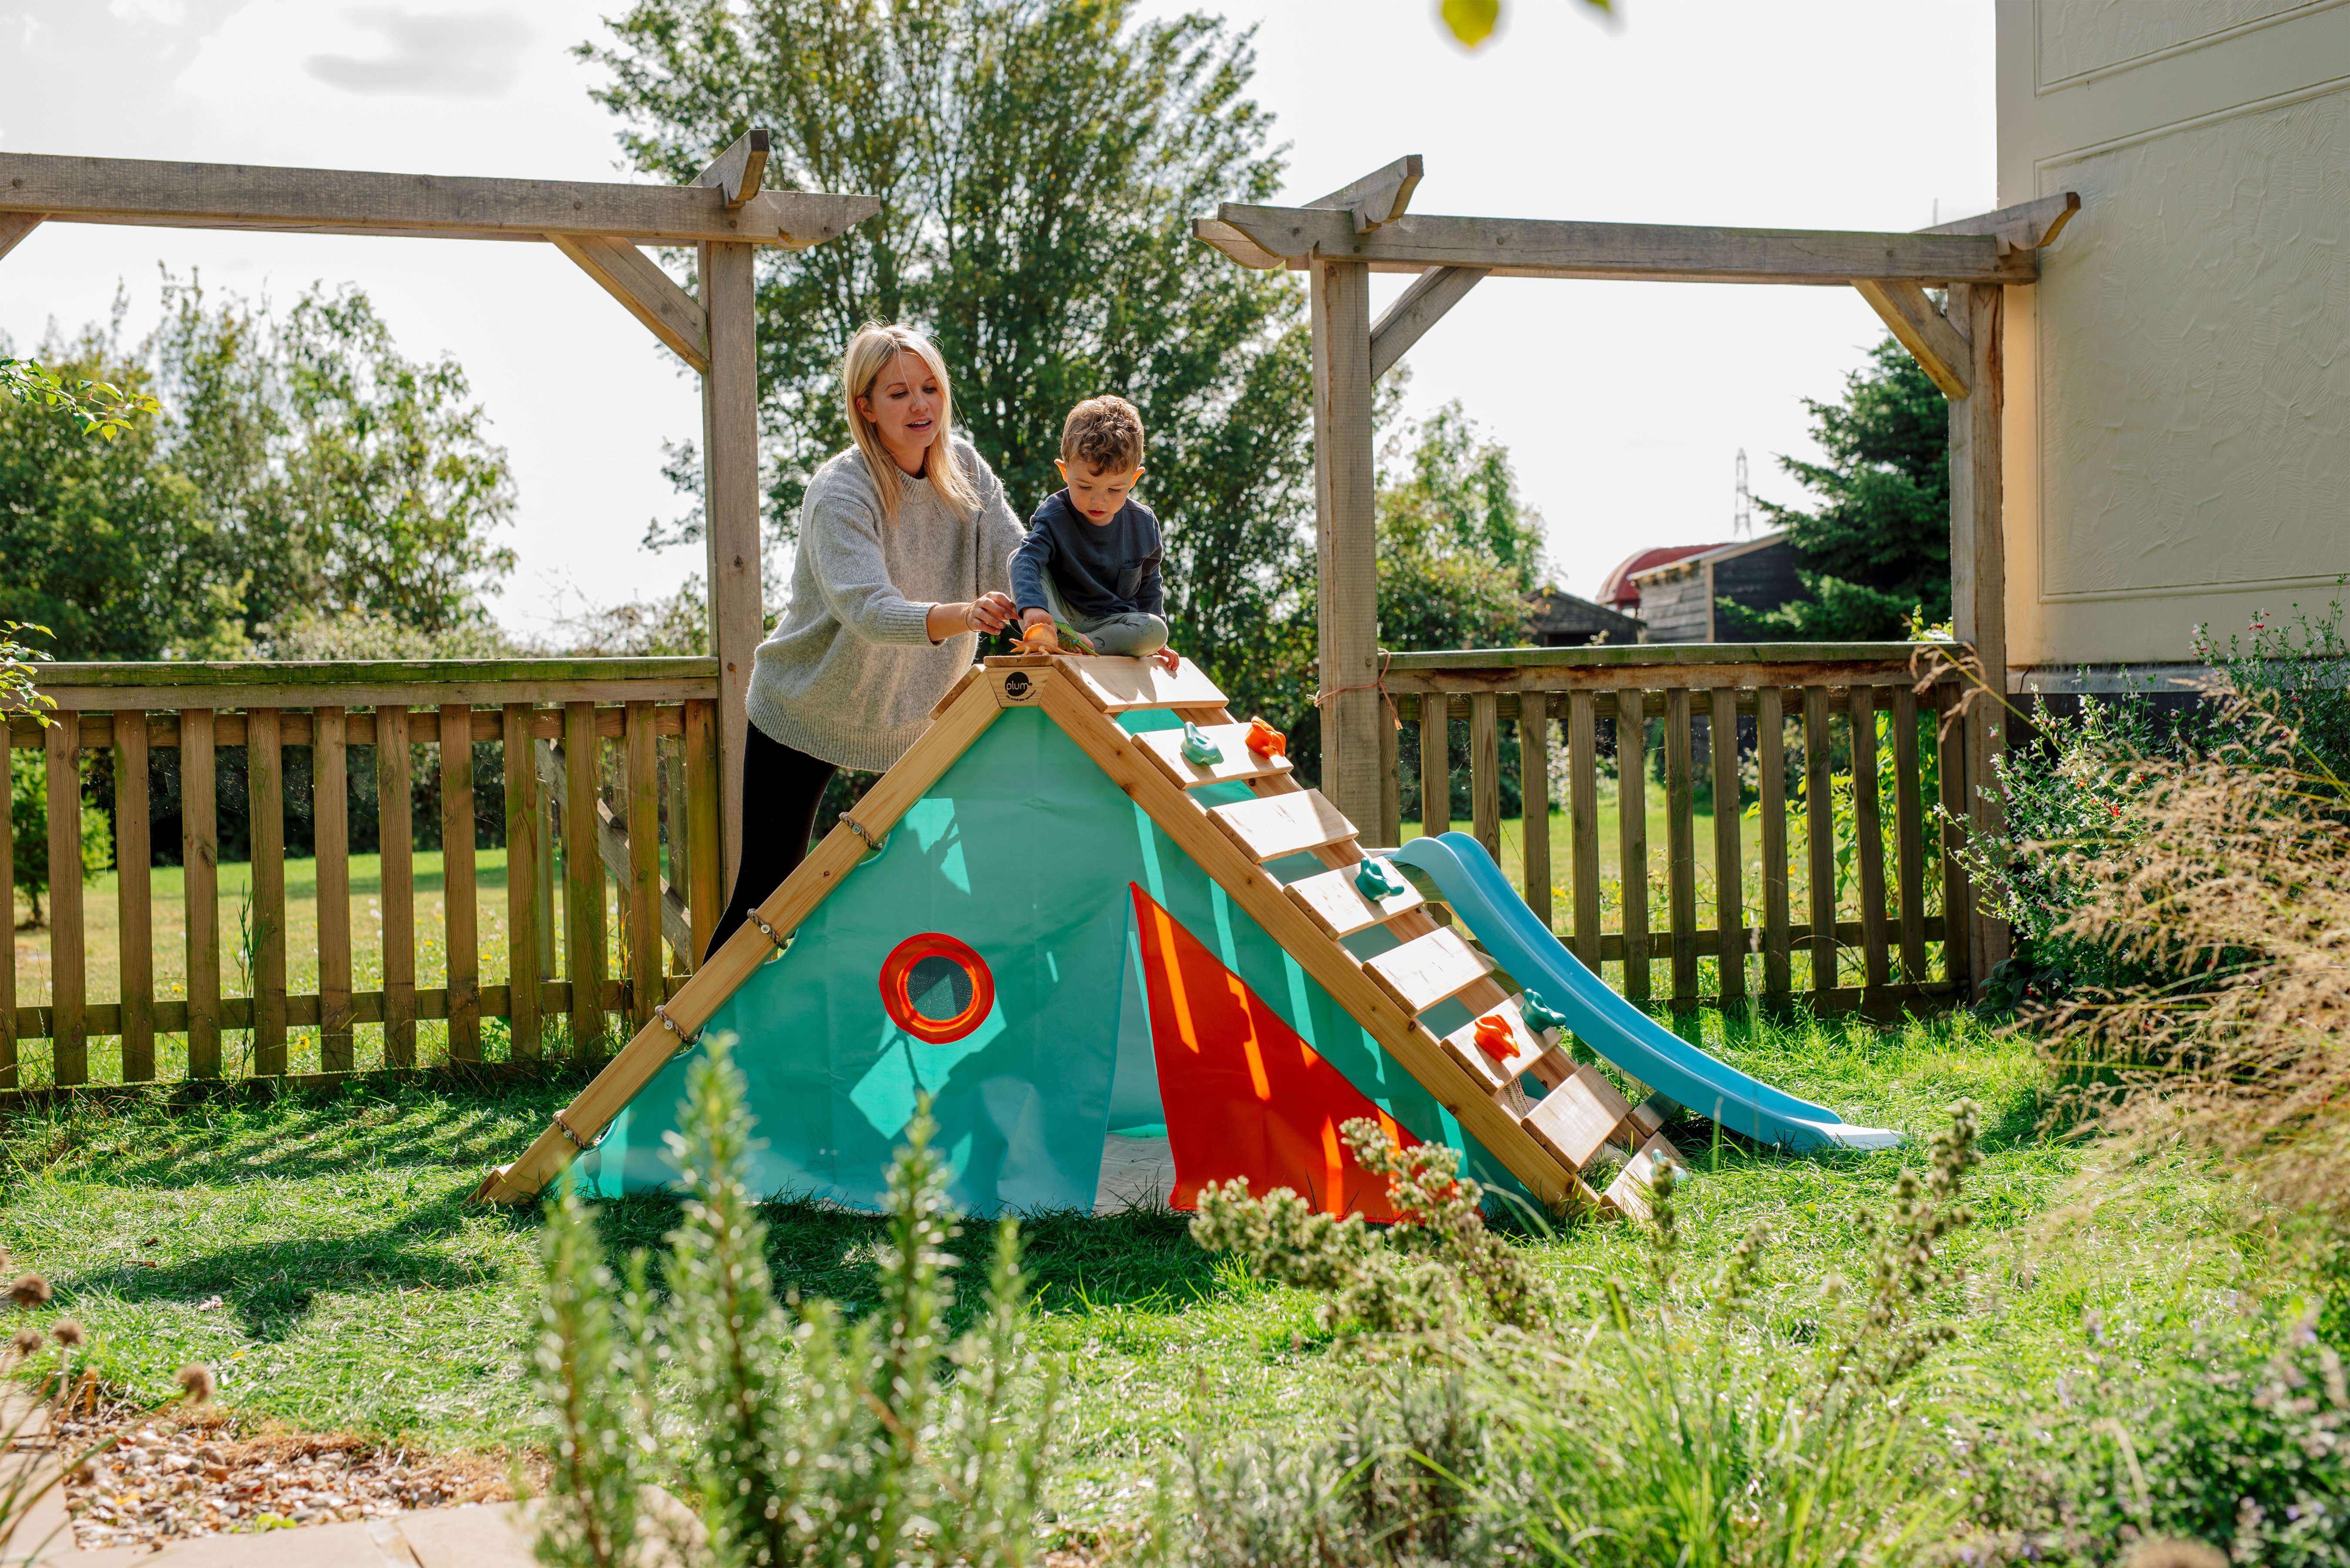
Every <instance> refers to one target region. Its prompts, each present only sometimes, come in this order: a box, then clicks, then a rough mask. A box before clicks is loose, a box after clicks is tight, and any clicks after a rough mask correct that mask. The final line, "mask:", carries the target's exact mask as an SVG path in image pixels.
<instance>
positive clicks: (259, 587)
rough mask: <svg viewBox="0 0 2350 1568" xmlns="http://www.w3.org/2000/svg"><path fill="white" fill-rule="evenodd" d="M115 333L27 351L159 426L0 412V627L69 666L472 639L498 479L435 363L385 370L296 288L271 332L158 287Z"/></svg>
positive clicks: (495, 465)
mask: <svg viewBox="0 0 2350 1568" xmlns="http://www.w3.org/2000/svg"><path fill="white" fill-rule="evenodd" d="M119 324H120V306H118V313H117V319H116V324H115V326H113V327H108V328H98V327H92V328H90V329H88V331H86V332H85V333H84V334H83V336H82V337H81V338H80V339H79V340H78V342H77V343H76V344H74V345H72V346H70V347H69V348H68V347H63V346H60V347H57V348H56V349H55V351H54V352H47V353H45V358H47V359H48V360H49V362H50V363H51V364H53V365H55V366H57V368H58V371H59V374H61V375H62V376H66V377H70V378H76V379H88V380H91V381H93V382H103V383H106V384H109V385H110V386H113V387H115V388H118V389H121V390H122V392H123V396H124V397H125V398H144V397H150V396H154V397H160V399H161V405H162V410H163V412H162V416H161V418H158V419H154V420H142V421H138V422H136V423H135V424H132V425H130V426H128V427H126V428H124V429H122V430H120V431H117V433H116V436H115V439H112V440H110V441H88V440H85V439H83V436H82V433H81V425H80V424H79V422H78V420H77V419H76V417H75V416H74V415H73V414H72V412H71V411H70V410H66V409H64V408H62V407H57V406H51V405H49V404H47V403H46V402H43V401H40V400H32V401H24V400H13V399H0V617H4V618H11V619H21V620H25V621H29V622H36V623H38V624H40V625H43V626H46V627H48V628H54V631H55V651H56V652H57V654H58V656H59V657H62V658H67V659H158V658H235V657H241V656H244V655H245V654H247V653H249V652H250V651H251V650H252V649H254V648H255V645H256V644H258V645H261V646H265V647H266V646H270V645H272V644H273V643H275V642H276V641H277V640H279V639H283V638H286V637H289V636H291V635H292V633H293V631H294V629H295V628H297V627H298V626H300V625H302V624H304V623H307V622H308V621H311V620H314V619H317V620H325V621H328V622H336V621H338V620H339V619H340V618H347V617H349V616H353V615H358V616H361V617H375V618H390V619H391V620H392V621H394V622H395V623H397V625H399V626H400V627H402V628H411V629H414V630H417V631H419V632H423V633H439V632H445V631H449V630H451V629H452V628H464V627H469V626H478V625H480V624H482V623H483V622H484V621H485V620H486V618H487V617H486V614H485V612H484V610H483V608H482V607H481V604H480V600H479V594H480V590H481V589H482V587H485V586H486V585H487V583H488V582H489V581H491V580H492V579H494V577H495V576H498V575H500V574H502V573H504V572H506V571H509V570H511V569H512V567H513V565H514V555H513V552H512V551H511V550H508V549H505V548H504V547H503V546H501V545H497V544H496V543H495V542H494V531H495V530H496V529H497V528H498V527H499V526H501V525H502V524H504V522H505V521H506V519H507V517H508V516H509V515H510V514H511V512H512V510H513V505H514V488H513V483H512V480H511V478H510V477H509V475H508V472H507V467H506V459H505V454H504V452H503V451H501V450H500V449H499V448H497V447H496V446H494V445H493V444H492V443H491V442H490V441H488V440H487V438H486V435H485V433H484V431H485V428H486V425H487V416H486V414H485V413H484V410H482V409H481V408H480V406H479V405H478V404H474V403H472V402H471V401H469V400H468V399H467V395H466V385H465V379H464V373H463V370H462V369H459V368H458V366H457V365H456V364H455V362H454V361H452V360H448V359H443V360H441V361H439V362H438V363H435V364H432V365H419V364H417V363H414V362H412V361H410V360H408V359H406V358H402V357H401V356H400V353H399V352H398V350H397V349H396V348H394V346H393V344H392V341H391V337H390V331H389V330H388V329H387V328H386V327H385V326H384V324H383V323H382V321H381V320H380V318H379V317H376V315H375V313H374V311H373V309H372V308H371V307H370V306H369V303H368V300H367V296H365V295H363V294H359V293H358V292H357V291H355V290H350V289H345V290H343V291H341V292H339V293H336V294H329V293H328V292H327V291H325V290H324V289H321V288H314V289H312V290H310V291H309V292H307V293H306V294H305V295H304V296H302V298H301V299H300V300H299V301H297V303H296V306H295V307H294V310H293V312H292V313H291V315H290V317H288V318H287V320H286V322H285V323H284V324H283V325H282V326H280V325H279V324H277V323H276V322H274V321H273V320H272V319H271V317H270V316H269V314H268V313H267V311H266V310H265V309H263V308H255V307H251V306H246V305H245V304H244V303H243V302H241V301H238V300H236V299H234V298H229V299H224V300H221V301H219V302H217V303H215V302H213V301H211V300H208V299H207V298H206V296H205V295H204V292H203V289H202V288H201V287H200V286H197V285H196V284H194V283H189V284H185V285H182V284H181V283H178V282H177V281H175V280H172V279H169V278H167V279H166V280H165V285H164V320H163V324H162V326H161V327H159V328H158V329H157V331H156V333H155V335H154V336H153V337H151V338H150V339H149V340H148V341H147V342H146V343H145V344H143V345H141V346H140V348H139V349H137V350H135V351H132V350H126V349H124V348H122V347H121V346H120V338H119Z"/></svg>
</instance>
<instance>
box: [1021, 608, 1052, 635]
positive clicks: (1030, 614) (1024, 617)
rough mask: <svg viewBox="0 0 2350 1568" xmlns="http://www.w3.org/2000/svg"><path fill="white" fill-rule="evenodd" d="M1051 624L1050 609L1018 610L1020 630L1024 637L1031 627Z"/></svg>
mask: <svg viewBox="0 0 2350 1568" xmlns="http://www.w3.org/2000/svg"><path fill="white" fill-rule="evenodd" d="M1052 624H1053V612H1052V611H1051V610H1042V609H1030V610H1022V611H1021V612H1020V632H1021V635H1022V636H1026V635H1027V634H1028V631H1029V630H1030V628H1034V627H1040V626H1050V625H1052Z"/></svg>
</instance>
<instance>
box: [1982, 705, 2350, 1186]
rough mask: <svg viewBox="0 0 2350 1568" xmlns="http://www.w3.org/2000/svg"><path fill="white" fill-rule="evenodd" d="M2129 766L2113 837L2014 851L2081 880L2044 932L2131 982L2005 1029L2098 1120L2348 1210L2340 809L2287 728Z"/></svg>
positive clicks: (2347, 980) (2346, 882) (2348, 885)
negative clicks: (2035, 1043) (2059, 1070)
mask: <svg viewBox="0 0 2350 1568" xmlns="http://www.w3.org/2000/svg"><path fill="white" fill-rule="evenodd" d="M2235 717H2237V718H2239V719H2242V720H2244V721H2246V722H2247V725H2248V732H2249V734H2250V739H2248V740H2246V741H2243V742H2235V743H2231V744H2229V745H2226V746H2223V747H2219V748H2215V749H2212V750H2209V751H2204V752H2200V753H2197V754H2194V755H2190V756H2186V757H2181V758H2175V759H2155V760H2145V761H2137V762H2133V763H2131V764H2130V766H2131V767H2132V769H2133V770H2134V772H2135V774H2136V775H2137V776H2136V778H2135V779H2134V781H2133V782H2134V784H2136V786H2137V787H2136V788H2135V789H2134V790H2133V791H2132V792H2131V794H2132V798H2131V799H2130V800H2129V802H2128V804H2126V805H2124V806H2123V807H2122V815H2123V820H2122V822H2121V823H2120V824H2119V825H2117V826H2119V827H2120V828H2122V829H2123V831H2121V832H2118V833H2116V835H2115V836H2114V837H2113V838H2112V839H2109V840H2107V841H2106V843H2105V844H2103V845H2101V846H2095V847H2088V846H2065V845H2041V846H2031V847H2032V848H2033V849H2034V850H2036V851H2039V852H2042V853H2045V854H2047V855H2048V856H2049V857H2050V859H2051V861H2052V863H2053V864H2054V866H2055V867H2056V868H2057V869H2058V871H2059V872H2060V874H2061V875H2062V876H2063V877H2065V878H2066V879H2067V880H2069V881H2072V882H2073V883H2074V886H2076V887H2078V888H2080V889H2081V890H2082V898H2081V902H2080V904H2079V906H2078V907H2077V909H2075V910H2074V913H2073V915H2072V917H2071V918H2070V919H2068V920H2067V921H2066V922H2065V923H2064V926H2063V927H2062V928H2060V930H2061V933H2062V934H2064V935H2065V936H2069V937H2073V938H2075V939H2078V940H2083V941H2085V942H2089V943H2092V944H2095V946H2097V947H2099V948H2101V949H2103V950H2105V951H2106V952H2107V953H2108V954H2110V955H2111V956H2112V957H2113V958H2114V959H2115V960H2116V961H2117V962H2118V964H2119V965H2120V966H2122V967H2123V968H2124V969H2126V970H2134V971H2138V973H2139V974H2141V975H2142V976H2143V977H2145V978H2144V979H2143V981H2142V982H2141V983H2137V984H2135V985H2130V986H2127V987H2118V986H2117V987H2114V988H2111V989H2107V990H2103V991H2098V992H2089V993H2085V994H2082V995H2077V996H2075V997H2073V998H2071V999H2069V1000H2067V1001H2064V1002H2061V1003H2059V1004H2056V1005H2054V1006H2052V1007H2050V1008H2048V1009H2045V1010H2044V1011H2043V1012H2041V1013H2039V1014H2038V1015H2037V1016H2034V1017H2031V1018H2027V1019H2026V1020H2024V1021H2023V1024H2022V1027H2024V1028H2026V1029H2030V1030H2035V1031H2040V1032H2043V1033H2046V1034H2047V1036H2048V1038H2049V1041H2050V1044H2049V1047H2048V1048H2049V1050H2050V1052H2051V1054H2052V1055H2053V1056H2054V1060H2055V1062H2056V1063H2057V1064H2058V1065H2059V1066H2060V1067H2063V1068H2065V1069H2067V1070H2069V1071H2071V1072H2073V1073H2074V1074H2075V1075H2076V1076H2077V1079H2078V1082H2077V1083H2076V1086H2075V1087H2074V1091H2073V1092H2074V1096H2076V1098H2077V1100H2078V1103H2079V1104H2080V1105H2081V1106H2082V1107H2083V1108H2084V1109H2085V1110H2087V1111H2088V1112H2089V1113H2090V1114H2091V1115H2092V1116H2094V1117H2095V1119H2096V1121H2097V1122H2098V1124H2099V1125H2100V1126H2102V1127H2105V1128H2106V1129H2108V1130H2111V1131H2114V1132H2117V1133H2122V1134H2125V1135H2128V1136H2131V1137H2137V1138H2141V1139H2145V1140H2149V1141H2168V1140H2174V1139H2175V1140H2184V1141H2188V1142H2192V1143H2197V1144H2200V1145H2203V1146H2205V1147H2210V1148H2213V1149H2215V1150H2217V1151H2218V1152H2220V1154H2222V1155H2224V1156H2226V1157H2227V1158H2230V1160H2232V1161H2236V1162H2239V1163H2241V1165H2243V1166H2244V1167H2245V1168H2248V1169H2249V1170H2250V1171H2251V1173H2252V1175H2253V1176H2254V1177H2255V1178H2256V1179H2258V1180H2259V1181H2260V1183H2261V1184H2262V1187H2263V1188H2264V1189H2266V1190H2267V1191H2268V1192H2269V1193H2270V1194H2271V1195H2272V1197H2274V1198H2275V1199H2278V1200H2279V1201H2281V1202H2284V1203H2287V1204H2291V1205H2293V1206H2295V1207H2298V1208H2302V1209H2304V1210H2310V1211H2312V1212H2315V1213H2319V1214H2322V1215H2324V1216H2325V1217H2326V1218H2328V1219H2330V1220H2333V1221H2334V1222H2335V1223H2337V1224H2340V1223H2343V1222H2345V1221H2350V811H2345V807H2350V801H2345V797H2344V794H2343V793H2342V788H2341V786H2340V784H2338V783H2336V782H2335V781H2334V780H2331V779H2329V778H2325V777H2324V776H2313V775H2311V774H2307V773H2304V772H2302V771H2301V770H2300V769H2299V768H2298V767H2296V765H2295V763H2296V760H2297V753H2296V748H2295V746H2294V742H2293V735H2292V734H2291V732H2289V731H2286V730H2283V729H2282V728H2280V727H2278V726H2276V725H2274V724H2273V723H2270V722H2265V721H2263V720H2262V719H2261V718H2260V716H2259V715H2258V713H2257V712H2256V711H2253V710H2251V709H2250V708H2249V707H2245V708H2240V709H2238V710H2237V711H2236V714H2235Z"/></svg>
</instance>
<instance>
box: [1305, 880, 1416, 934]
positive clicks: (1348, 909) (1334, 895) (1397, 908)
mask: <svg viewBox="0 0 2350 1568" xmlns="http://www.w3.org/2000/svg"><path fill="white" fill-rule="evenodd" d="M1356 872H1357V867H1353V866H1341V867H1338V868H1337V869H1336V871H1325V872H1323V873H1321V874H1320V875H1319V876H1315V877H1300V878H1299V879H1298V880H1296V881H1295V882H1292V883H1291V884H1289V886H1288V887H1286V888H1283V889H1282V891H1283V892H1284V893H1287V894H1288V895H1289V898H1290V901H1291V902H1292V903H1294V904H1295V905H1296V906H1297V907H1298V908H1300V909H1304V910H1305V912H1306V913H1307V914H1309V915H1311V916H1313V917H1314V923H1315V925H1317V926H1320V927H1321V928H1322V929H1324V930H1326V931H1327V932H1329V933H1330V934H1331V936H1333V937H1351V936H1353V935H1354V934H1355V933H1356V932H1357V931H1360V930H1367V929H1370V928H1371V927H1373V926H1376V925H1378V923H1379V922H1380V921H1382V920H1388V919H1394V918H1395V917H1396V916H1398V915H1400V914H1402V913H1403V912H1404V911H1405V910H1407V909H1419V906H1420V901H1421V900H1420V897H1419V892H1418V891H1417V890H1416V889H1415V888H1413V887H1412V886H1411V884H1410V883H1409V882H1405V883H1404V889H1403V891H1402V892H1400V893H1398V894H1397V895H1396V896H1395V897H1394V898H1381V899H1379V900H1378V901H1377V902H1376V903H1375V902H1373V901H1372V900H1371V899H1368V898H1364V897H1363V895H1362V892H1361V890H1360V889H1359V888H1357V887H1356V886H1355V876H1356ZM1396 880H1398V881H1399V882H1401V881H1403V878H1401V877H1397V878H1396Z"/></svg>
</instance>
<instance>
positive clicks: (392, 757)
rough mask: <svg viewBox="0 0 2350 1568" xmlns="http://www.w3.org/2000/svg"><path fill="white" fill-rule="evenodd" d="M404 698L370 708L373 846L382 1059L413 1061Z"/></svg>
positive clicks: (412, 859) (412, 858)
mask: <svg viewBox="0 0 2350 1568" xmlns="http://www.w3.org/2000/svg"><path fill="white" fill-rule="evenodd" d="M408 747H409V725H408V707H407V704H405V703H401V702H395V703H392V704H390V706H388V707H386V706H379V707H378V708H377V709H376V711H375V777H376V792H375V797H376V848H377V849H378V851H379V852H380V857H379V862H378V863H379V864H380V866H381V867H382V875H381V876H380V877H379V878H378V881H379V883H380V891H379V894H378V897H379V898H380V900H381V902H382V904H383V1064H384V1065H385V1066H387V1067H413V1066H415V1065H416V816H415V812H416V802H415V800H414V799H413V798H412V794H411V791H412V790H413V787H414V780H413V778H412V776H411V770H410V758H409V754H408Z"/></svg>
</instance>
